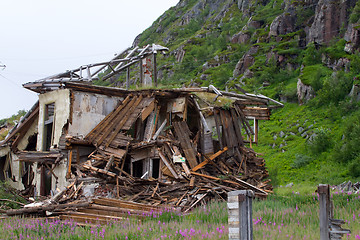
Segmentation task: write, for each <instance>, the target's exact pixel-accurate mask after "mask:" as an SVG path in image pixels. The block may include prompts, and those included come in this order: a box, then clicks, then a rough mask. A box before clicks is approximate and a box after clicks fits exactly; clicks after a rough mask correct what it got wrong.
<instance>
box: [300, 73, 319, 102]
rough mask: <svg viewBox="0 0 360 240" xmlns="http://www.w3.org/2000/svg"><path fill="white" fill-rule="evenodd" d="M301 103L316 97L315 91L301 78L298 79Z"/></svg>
mask: <svg viewBox="0 0 360 240" xmlns="http://www.w3.org/2000/svg"><path fill="white" fill-rule="evenodd" d="M296 94H297V96H298V101H299V104H304V103H306V102H308V101H309V100H310V99H312V98H314V97H315V91H314V90H313V88H312V87H311V86H309V85H306V84H304V83H303V82H302V81H301V79H300V78H299V79H298V82H297V92H296Z"/></svg>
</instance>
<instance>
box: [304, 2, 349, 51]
mask: <svg viewBox="0 0 360 240" xmlns="http://www.w3.org/2000/svg"><path fill="white" fill-rule="evenodd" d="M355 4H356V0H341V1H339V0H338V1H333V0H319V2H318V4H317V6H316V10H315V16H314V22H313V24H312V25H311V27H310V28H309V29H308V30H307V42H317V43H325V44H327V43H329V42H330V40H332V39H333V38H334V37H337V36H340V35H341V31H340V29H341V28H344V27H345V28H346V27H347V25H348V18H349V14H350V11H349V9H351V8H353V7H354V6H355Z"/></svg>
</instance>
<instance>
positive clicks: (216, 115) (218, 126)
mask: <svg viewBox="0 0 360 240" xmlns="http://www.w3.org/2000/svg"><path fill="white" fill-rule="evenodd" d="M214 118H215V125H216V132H217V135H218V140H219V146H220V148H221V149H223V148H224V143H223V138H222V135H221V131H220V128H221V121H220V116H219V110H218V109H214Z"/></svg>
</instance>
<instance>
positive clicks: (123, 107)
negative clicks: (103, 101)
mask: <svg viewBox="0 0 360 240" xmlns="http://www.w3.org/2000/svg"><path fill="white" fill-rule="evenodd" d="M136 100H137V97H133V98H132V99H131V100H130V102H126V104H124V105H121V106H120V107H119V112H116V113H114V114H112V115H113V118H111V120H110V119H109V121H107V122H106V123H104V125H105V128H104V129H103V130H102V131H101V134H100V135H99V136H100V139H99V140H97V141H96V139H95V138H94V139H93V143H94V141H96V143H94V144H95V145H97V146H99V145H101V144H102V143H103V141H104V140H105V139H106V138H107V137H108V135H109V134H110V133H111V132H112V131H113V129H114V127H115V126H116V124H117V122H118V121H119V120H120V119H122V117H123V115H124V114H125V113H127V112H128V111H129V109H130V107H131V106H132V105H133V104H134V103H135V102H136Z"/></svg>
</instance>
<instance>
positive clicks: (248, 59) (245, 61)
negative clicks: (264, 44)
mask: <svg viewBox="0 0 360 240" xmlns="http://www.w3.org/2000/svg"><path fill="white" fill-rule="evenodd" d="M258 50H259V47H257V46H255V47H254V46H253V47H251V48H250V50H249V51H248V52H247V53H246V54H245V55H244V56H243V57H242V58H241V59H240V60H239V62H238V63H237V64H236V67H235V70H234V72H233V77H234V78H236V77H238V76H239V75H241V74H243V73H244V72H245V71H246V70H247V69H248V68H249V67H250V66H251V65H252V64H253V63H254V61H255V58H254V57H253V55H254V54H256V53H257V51H258Z"/></svg>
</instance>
